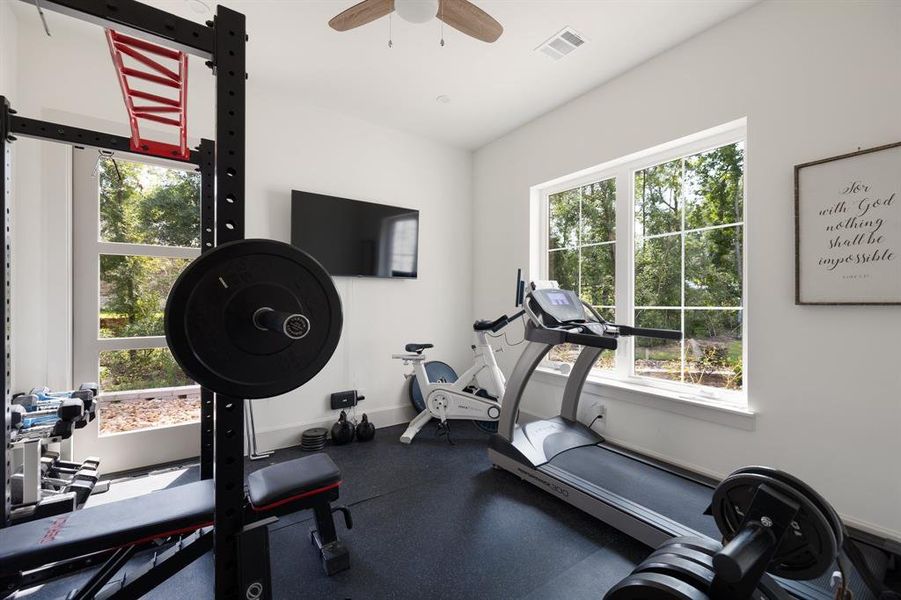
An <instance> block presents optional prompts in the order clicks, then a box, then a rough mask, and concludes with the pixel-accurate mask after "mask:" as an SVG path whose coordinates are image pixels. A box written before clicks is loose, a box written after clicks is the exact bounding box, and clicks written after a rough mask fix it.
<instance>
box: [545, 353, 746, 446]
mask: <svg viewBox="0 0 901 600" xmlns="http://www.w3.org/2000/svg"><path fill="white" fill-rule="evenodd" d="M535 376H536V378H537V379H538V380H539V381H543V382H545V383H553V384H562V383H564V382H565V381H566V377H567V376H566V375H563V374H562V373H559V372H558V371H557V370H555V369H551V368H548V367H539V368H538V369H537V370H536V371H535ZM582 393H583V394H591V395H593V396H598V397H601V398H610V399H612V400H617V401H622V402H631V403H633V404H639V405H641V406H647V407H648V408H654V409H658V410H665V411H667V412H671V413H675V414H678V415H684V416H687V417H691V418H695V419H701V420H703V421H709V422H711V423H717V424H720V425H726V426H728V427H734V428H736V429H743V430H745V431H753V430H754V427H755V423H756V419H757V414H756V413H755V412H754V411H753V410H752V409H751V408H749V407H745V406H738V405H736V404H728V403H724V402H716V401H712V400H710V399H709V398H704V397H700V396H690V395H688V394H685V393H679V392H673V391H670V390H664V389H660V388H654V387H650V386H645V385H638V384H634V383H629V382H626V381H620V380H616V379H609V378H606V377H598V376H597V375H590V376H589V377H588V380H586V381H585V387H584V388H583V390H582Z"/></svg>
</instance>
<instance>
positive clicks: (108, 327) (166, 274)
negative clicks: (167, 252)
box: [100, 254, 191, 338]
mask: <svg viewBox="0 0 901 600" xmlns="http://www.w3.org/2000/svg"><path fill="white" fill-rule="evenodd" d="M189 262H191V261H190V259H187V258H163V257H154V256H117V255H112V254H101V255H100V337H103V338H110V337H135V336H145V335H163V334H164V333H165V332H164V331H163V310H164V308H165V306H166V298H167V297H168V295H169V289H170V288H171V287H172V284H173V283H175V279H176V277H178V274H179V273H181V272H182V270H183V269H184V268H185V267H186V266H188V263H189Z"/></svg>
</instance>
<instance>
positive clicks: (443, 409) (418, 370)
mask: <svg viewBox="0 0 901 600" xmlns="http://www.w3.org/2000/svg"><path fill="white" fill-rule="evenodd" d="M521 275H522V271H521V270H520V271H518V272H517V275H516V306H517V307H519V306H521V305H522V298H523V292H524V289H525V286H524V284H523V281H522V279H521ZM524 314H525V313H524V311H522V310H520V311H519V312H517V313H516V314H515V315H513V316H512V317H511V316H507V315H501V316H500V317H498V318H497V319H495V320H494V321H487V320H482V319H480V320H478V321H476V322H475V323H473V325H472V328H473V331H475V334H476V343H475V345H473V346H472V350H473V353H474V359H475V362H474V364H473V366H471V367H470V368H469V369H467V370H466V372H464V373H463V374H462V375H460V376H459V377H457V374H456V373H455V372H454V370H453V369H452V368H451V367H450V366H449V365H447V364H445V363H442V362H439V361H426V356H425V354H423V351H424V350H427V349H429V348H433V347H434V345H433V344H407V345H406V346H405V347H404V350H405V351H406V354H394V355H392V357H391V358H396V359H399V360H402V361H403V363H404V365H409V364H412V365H413V373H410V374H408V375H407V376H406V377H407V378H408V379H409V386H410V388H409V389H410V402H411V403H412V404H413V406H414V407H415V408H416V409H417V410H419V411H420V412H419V414H418V415H417V416H416V417H415V418H414V419H413V420H412V421H410V425H409V426H408V427H407V429H406V431H404V433H403V435H401V436H400V441H401V442H403V443H404V444H409V443H410V442H412V441H413V438H414V437H416V434H417V433H419V431H420V430H421V429H422V428H423V427H424V426H425V425H426V423H428V422H429V421H431V420H432V419H433V418H434V419H438V420H439V421H440V426H441V427H444V428H446V427H447V421H448V420H449V419H469V420H471V421H473V422H474V423H475V424H476V425H477V426H478V427H479V428H480V429H482V430H483V431H485V432H486V433H494V432H496V431H497V420H498V418H500V415H501V404H500V398H502V397H503V395H504V390H505V388H506V386H507V381H506V379H505V378H504V374H503V373H502V372H501V369H500V367H498V365H497V360H496V359H495V356H494V348H492V347H491V344H490V343H489V341H488V337H489V335H490V334H492V333H494V334H496V333H498V332H500V331H501V330H502V329H504V328H505V327H506V326H507V325H509V324H510V323H512V322H513V321H516V320H517V319H519V318H520V317H522V316H523V315H524Z"/></svg>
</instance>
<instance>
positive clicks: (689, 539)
mask: <svg viewBox="0 0 901 600" xmlns="http://www.w3.org/2000/svg"><path fill="white" fill-rule="evenodd" d="M673 545H679V546H685V547H687V548H694V549H695V550H702V551H704V552H707V551H710V552H711V553H713V554H716V553H717V552H719V551H720V550H722V549H723V545H722V544H720V543H719V542H717V541H715V540H711V539H710V538H706V537H699V536H696V535H682V536H679V537H674V538H672V539H669V540H666V541H665V542H663V543H662V544H661V545H660V546H659V547H658V548H657V549H658V550H662V549H663V548H666V547H667V546H673Z"/></svg>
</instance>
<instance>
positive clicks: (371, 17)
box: [328, 0, 504, 43]
mask: <svg viewBox="0 0 901 600" xmlns="http://www.w3.org/2000/svg"><path fill="white" fill-rule="evenodd" d="M392 12H397V15H398V16H399V17H400V18H402V19H404V20H405V21H409V22H411V23H425V22H426V21H429V20H431V19H432V18H434V17H437V18H438V19H439V20H441V21H443V22H444V23H446V24H448V25H450V26H451V27H453V28H454V29H456V30H458V31H460V32H462V33H465V34H466V35H468V36H470V37H474V38H475V39H477V40H482V41H483V42H488V43H491V42H494V41H496V40H497V38H499V37H500V36H501V33H503V32H504V28H503V27H502V26H501V24H500V23H498V22H497V21H496V20H494V18H492V17H491V15H489V14H488V13H486V12H485V11H484V10H482V9H481V8H479V7H478V6H476V5H475V4H473V3H472V2H469V1H468V0H363V2H360V3H358V4H354V5H353V6H351V7H350V8H348V9H347V10H345V11H344V12H342V13H341V14H339V15H338V16H336V17H334V18H333V19H332V20H331V21H329V22H328V24H329V26H330V27H331V28H332V29H334V30H335V31H347V30H349V29H354V28H356V27H360V26H361V25H365V24H367V23H371V22H372V21H375V20H376V19H380V18H382V17H384V16H386V15H389V14H391V13H392Z"/></svg>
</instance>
